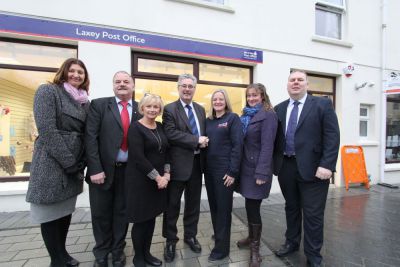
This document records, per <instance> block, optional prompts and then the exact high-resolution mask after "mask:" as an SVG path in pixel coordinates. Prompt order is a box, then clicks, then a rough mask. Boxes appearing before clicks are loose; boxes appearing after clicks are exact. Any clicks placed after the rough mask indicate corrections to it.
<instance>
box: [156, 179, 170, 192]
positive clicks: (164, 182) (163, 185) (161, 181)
mask: <svg viewBox="0 0 400 267" xmlns="http://www.w3.org/2000/svg"><path fill="white" fill-rule="evenodd" d="M156 182H157V187H158V189H164V188H167V185H168V180H167V178H165V176H157V177H156Z"/></svg>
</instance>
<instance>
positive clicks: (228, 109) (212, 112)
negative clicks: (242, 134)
mask: <svg viewBox="0 0 400 267" xmlns="http://www.w3.org/2000/svg"><path fill="white" fill-rule="evenodd" d="M216 93H221V94H223V95H224V98H225V112H232V105H231V101H230V100H229V96H228V93H227V92H226V90H225V89H222V88H220V89H217V90H215V91H214V92H213V93H212V95H211V105H210V112H209V116H208V118H209V119H211V120H213V119H215V118H216V115H215V110H214V108H213V98H214V96H215V94H216Z"/></svg>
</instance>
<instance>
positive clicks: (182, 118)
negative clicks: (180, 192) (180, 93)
mask: <svg viewBox="0 0 400 267" xmlns="http://www.w3.org/2000/svg"><path fill="white" fill-rule="evenodd" d="M193 107H194V110H195V111H196V115H197V119H198V120H199V124H200V129H199V130H200V135H205V121H206V113H205V110H204V108H203V107H202V106H200V105H199V104H197V103H195V102H193ZM163 126H164V132H165V135H166V136H167V138H168V142H169V144H170V156H171V180H177V181H187V180H189V178H190V176H191V174H192V169H193V159H194V151H195V150H196V149H198V143H199V137H198V136H196V135H194V134H192V130H191V128H190V124H189V119H188V116H187V115H186V112H185V109H184V108H183V106H182V104H181V101H180V100H179V99H178V100H177V101H175V102H172V103H170V104H168V105H166V106H165V108H164V112H163ZM200 157H201V168H202V171H203V170H204V167H205V166H204V165H205V151H204V150H203V149H200Z"/></svg>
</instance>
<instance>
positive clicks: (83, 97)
mask: <svg viewBox="0 0 400 267" xmlns="http://www.w3.org/2000/svg"><path fill="white" fill-rule="evenodd" d="M64 88H65V90H66V91H67V92H68V93H69V94H70V95H71V96H72V98H73V99H75V100H76V101H77V102H78V103H79V104H81V105H82V104H85V103H86V102H88V94H87V92H86V90H83V89H77V88H75V87H73V86H72V85H71V84H69V83H64Z"/></svg>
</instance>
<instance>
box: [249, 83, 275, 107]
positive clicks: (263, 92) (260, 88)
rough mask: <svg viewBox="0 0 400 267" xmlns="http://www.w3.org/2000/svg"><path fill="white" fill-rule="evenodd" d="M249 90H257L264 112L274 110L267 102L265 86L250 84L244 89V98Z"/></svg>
mask: <svg viewBox="0 0 400 267" xmlns="http://www.w3.org/2000/svg"><path fill="white" fill-rule="evenodd" d="M250 89H255V90H257V91H258V92H259V93H260V94H261V98H262V103H263V106H264V109H265V110H266V111H270V110H274V107H273V106H272V104H271V101H270V100H269V96H268V94H267V88H265V86H264V85H263V84H262V83H252V84H249V85H248V86H247V88H246V92H245V96H246V98H247V93H248V91H249V90H250ZM247 105H248V104H247V100H246V106H247Z"/></svg>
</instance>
